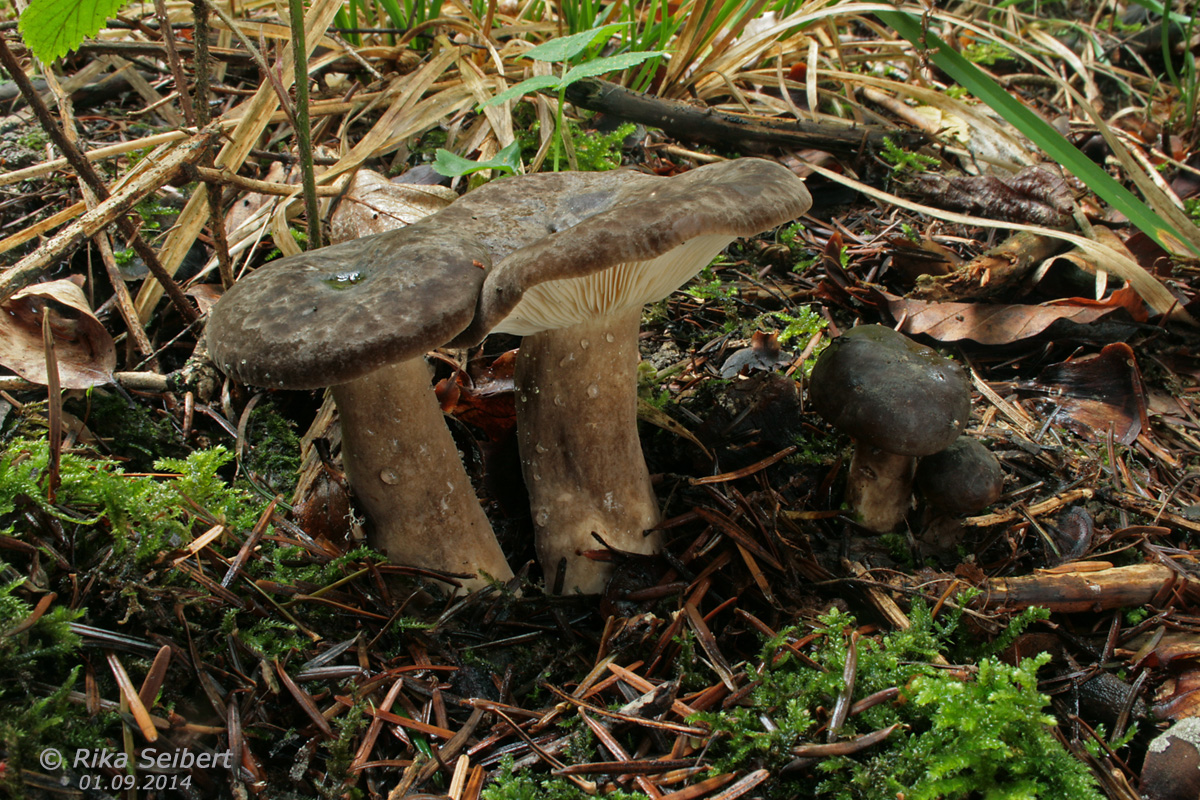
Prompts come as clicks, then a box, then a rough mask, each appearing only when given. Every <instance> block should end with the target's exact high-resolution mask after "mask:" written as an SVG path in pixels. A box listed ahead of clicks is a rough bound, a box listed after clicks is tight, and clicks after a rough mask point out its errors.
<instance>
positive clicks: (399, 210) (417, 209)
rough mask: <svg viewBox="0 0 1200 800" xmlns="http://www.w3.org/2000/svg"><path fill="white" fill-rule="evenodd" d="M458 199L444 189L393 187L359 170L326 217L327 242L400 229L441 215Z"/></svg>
mask: <svg viewBox="0 0 1200 800" xmlns="http://www.w3.org/2000/svg"><path fill="white" fill-rule="evenodd" d="M457 197H458V194H457V193H456V192H455V191H454V190H452V189H448V188H446V187H445V186H423V185H420V184H415V183H392V182H391V181H389V180H388V179H387V178H386V177H384V176H383V175H380V174H379V173H378V172H372V171H371V170H368V169H362V170H359V171H358V173H357V174H356V175H355V176H354V181H353V182H352V183H351V184H350V189H349V191H347V192H346V195H345V196H344V197H343V198H342V199H341V201H340V202H339V203H338V205H337V208H335V209H334V210H333V214H331V215H330V217H329V231H330V234H329V235H330V239H331V240H332V241H334V242H344V241H347V240H348V239H358V238H360V237H362V236H370V235H371V234H373V233H383V232H384V231H390V230H395V229H396V228H402V227H404V226H405V225H411V224H413V223H414V222H416V221H417V220H419V219H422V218H424V217H427V216H429V215H430V214H433V213H436V212H438V211H441V210H442V209H443V208H445V207H446V206H448V205H450V203H451V202H453V201H454V200H455V199H456V198H457Z"/></svg>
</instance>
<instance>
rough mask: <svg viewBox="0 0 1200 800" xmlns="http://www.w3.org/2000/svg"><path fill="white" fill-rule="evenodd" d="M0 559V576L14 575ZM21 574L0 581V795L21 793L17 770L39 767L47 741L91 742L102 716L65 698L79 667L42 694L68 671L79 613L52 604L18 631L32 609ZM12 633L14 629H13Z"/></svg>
mask: <svg viewBox="0 0 1200 800" xmlns="http://www.w3.org/2000/svg"><path fill="white" fill-rule="evenodd" d="M13 572H14V571H13V570H12V569H11V568H10V567H9V566H8V565H7V564H5V563H4V562H3V561H0V575H9V574H13ZM25 584H26V580H25V579H24V578H21V577H17V578H13V579H11V580H8V581H7V583H4V584H0V752H3V753H4V754H5V759H6V762H7V769H5V770H3V771H0V795H10V796H13V797H20V796H22V795H21V788H22V787H21V784H20V775H21V770H22V769H34V770H37V769H39V767H38V763H37V756H38V754H39V753H40V752H41V751H42V750H43V749H44V748H46V747H49V746H51V745H54V746H58V747H61V746H62V745H63V744H64V743H69V744H72V745H74V746H76V747H87V746H93V747H94V746H96V744H97V743H99V742H100V741H101V739H100V730H101V729H102V725H103V724H104V723H105V722H106V721H107V715H105V716H103V717H100V718H96V719H92V718H90V717H88V715H87V712H86V711H85V710H84V709H83V708H82V707H80V706H77V705H72V704H71V703H70V702H69V701H68V694H69V693H70V692H71V691H72V690H73V689H74V688H75V684H76V682H77V679H78V677H79V668H78V667H75V668H74V669H71V670H70V671H69V672H68V673H67V675H66V679H65V680H63V681H62V683H61V684H59V685H58V688H57V689H55V690H53V691H51V692H50V693H49V694H46V689H45V688H44V685H45V683H46V682H47V681H48V680H50V679H49V678H48V676H50V675H61V674H62V673H63V672H65V671H67V668H66V666H65V665H66V663H67V660H68V659H69V658H72V657H73V656H74V655H75V653H76V651H77V649H78V647H79V637H78V636H76V635H75V633H74V632H72V630H71V628H70V623H71V622H72V621H73V620H75V619H78V618H79V617H80V616H81V612H77V611H71V610H70V609H68V608H66V607H65V606H63V605H59V604H54V605H52V606H51V607H50V609H49V610H48V611H46V613H44V614H43V615H42V616H41V617H40V618H38V620H37V622H35V623H33V624H32V625H30V626H29V627H28V628H26V629H24V630H20V631H15V629H16V628H17V627H18V626H20V625H22V624H23V623H25V621H26V620H27V619H28V618H29V617H30V615H31V614H32V613H33V611H34V607H33V602H32V598H33V597H36V595H32V594H26V593H25V592H24V587H25ZM14 631H15V632H14Z"/></svg>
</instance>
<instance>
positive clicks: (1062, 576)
mask: <svg viewBox="0 0 1200 800" xmlns="http://www.w3.org/2000/svg"><path fill="white" fill-rule="evenodd" d="M1069 566H1070V565H1064V568H1066V567H1069ZM1171 592H1179V593H1180V594H1181V595H1183V596H1184V597H1185V598H1186V599H1188V600H1190V601H1191V602H1195V601H1196V600H1197V599H1200V581H1197V580H1195V579H1194V578H1190V577H1187V576H1185V575H1183V574H1182V573H1180V572H1177V571H1175V570H1173V569H1171V568H1170V567H1168V566H1165V565H1163V564H1135V565H1133V566H1128V567H1111V568H1109V569H1101V570H1097V571H1095V572H1082V571H1079V572H1057V571H1056V572H1049V571H1039V572H1036V573H1034V574H1033V575H1025V576H1022V577H1019V578H993V579H991V580H989V581H988V582H987V584H986V585H985V586H984V594H983V598H982V599H983V603H984V604H985V605H986V606H987V607H988V608H994V607H996V606H1008V607H1010V608H1027V607H1029V606H1042V607H1044V608H1048V609H1050V611H1052V612H1066V613H1073V612H1079V611H1091V612H1097V611H1108V610H1111V609H1114V608H1128V607H1132V608H1136V607H1138V606H1142V605H1146V604H1148V603H1151V602H1156V598H1159V596H1160V594H1166V593H1171ZM1159 599H1161V598H1159Z"/></svg>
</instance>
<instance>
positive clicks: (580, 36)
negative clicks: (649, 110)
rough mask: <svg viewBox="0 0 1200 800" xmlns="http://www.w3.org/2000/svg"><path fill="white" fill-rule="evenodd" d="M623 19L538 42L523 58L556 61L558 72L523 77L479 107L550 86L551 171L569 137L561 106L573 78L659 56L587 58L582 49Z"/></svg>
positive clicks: (634, 54)
mask: <svg viewBox="0 0 1200 800" xmlns="http://www.w3.org/2000/svg"><path fill="white" fill-rule="evenodd" d="M628 24H629V23H627V22H614V23H611V24H609V25H601V26H600V27H598V28H592V29H590V30H586V31H583V32H582V33H577V34H574V35H573V36H564V37H562V38H561V39H551V40H550V41H548V42H546V43H544V44H540V45H538V46H537V47H534V48H533V49H531V50H529V52H527V53H525V54H524V56H523V58H530V59H533V60H534V61H544V62H556V63H558V64H560V66H561V69H562V74H561V75H535V76H534V77H532V78H527V79H526V80H523V81H521V82H520V83H518V84H516V85H515V86H510V87H509V88H508V89H506V90H504V91H503V92H501V93H500V94H498V95H496V96H495V97H493V98H492V99H490V100H488V101H487V102H485V103H483V104H481V105H480V108H486V107H488V106H494V105H499V104H500V103H504V102H507V101H509V100H513V99H516V98H518V97H522V96H524V95H527V94H529V93H530V92H536V91H540V90H542V89H553V90H555V91H556V92H557V93H558V108H557V110H556V114H555V120H554V145H553V148H554V161H553V164H554V171H555V172H558V163H559V154H560V150H561V149H562V146H563V144H562V143H563V136H569V135H570V133H569V131H568V130H567V128H566V126H565V125H564V124H563V106H564V105H566V95H567V87H569V86H570V85H571V84H573V83H575V82H576V81H580V80H583V79H584V78H593V77H595V76H597V75H603V74H605V73H608V72H616V71H617V70H622V69H628V68H629V67H635V66H637V65H638V64H641V63H642V62H643V61H646V60H648V59H651V58H654V57H655V56H661V55H663V51H661V50H649V51H640V52H631V53H620V54H618V55H615V56H604V57H600V58H591V57H588V56H589V55H590V54H587V53H586V51H587V50H588V49H589V48H590V47H592V45H593V44H594V43H595V42H596V41H598V40H607V39H608V37H609V36H611V35H612V34H613V33H615V32H616V31H618V30H620V29H621V28H624V27H626V26H627V25H628ZM580 55H584V56H585V57H584V58H582V59H579V61H580V63H579V64H577V65H575V66H571V65H570V64H571V61H572V60H575V59H576V58H577V57H579V56H580Z"/></svg>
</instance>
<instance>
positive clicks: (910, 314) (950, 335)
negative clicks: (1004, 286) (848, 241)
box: [878, 291, 1124, 345]
mask: <svg viewBox="0 0 1200 800" xmlns="http://www.w3.org/2000/svg"><path fill="white" fill-rule="evenodd" d="M878 295H879V296H880V297H881V298H882V299H883V301H884V302H885V303H886V305H887V309H888V312H889V313H890V314H891V315H892V316H893V317H894V318H895V319H897V320H900V321H901V325H900V328H899V330H900V331H901V332H902V333H905V334H908V335H909V336H916V335H918V334H924V335H925V336H930V337H932V338H934V339H937V340H938V341H939V342H960V341H963V340H964V339H969V340H971V341H973V342H978V343H979V344H986V345H999V344H1011V343H1012V342H1016V341H1020V340H1021V339H1029V338H1031V337H1033V336H1037V335H1038V334H1039V333H1041V332H1042V331H1044V330H1046V328H1048V327H1050V325H1051V324H1053V323H1055V322H1057V321H1058V320H1060V319H1062V320H1070V321H1072V322H1075V323H1078V324H1080V325H1086V324H1088V323H1092V322H1095V321H1097V320H1100V319H1103V318H1105V317H1107V316H1109V315H1110V314H1114V313H1116V312H1117V311H1118V310H1120V309H1122V308H1124V305H1122V304H1116V305H1100V306H1095V305H1074V304H1070V305H1069V304H1067V303H1055V304H1052V305H1006V304H989V303H936V302H930V301H927V300H910V299H908V298H905V297H898V296H896V295H894V294H890V293H888V292H883V291H880V292H878Z"/></svg>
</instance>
